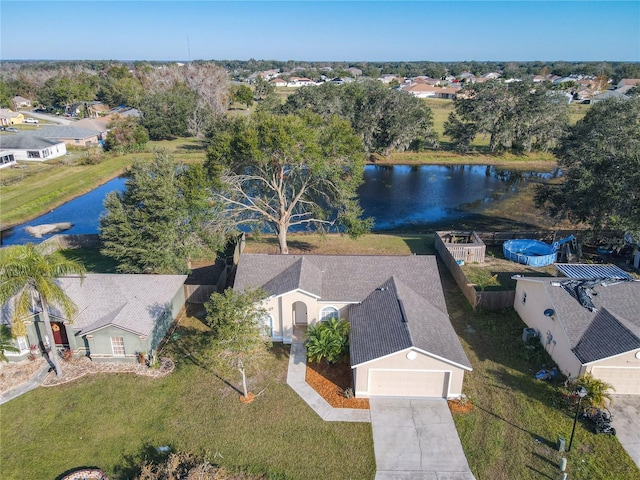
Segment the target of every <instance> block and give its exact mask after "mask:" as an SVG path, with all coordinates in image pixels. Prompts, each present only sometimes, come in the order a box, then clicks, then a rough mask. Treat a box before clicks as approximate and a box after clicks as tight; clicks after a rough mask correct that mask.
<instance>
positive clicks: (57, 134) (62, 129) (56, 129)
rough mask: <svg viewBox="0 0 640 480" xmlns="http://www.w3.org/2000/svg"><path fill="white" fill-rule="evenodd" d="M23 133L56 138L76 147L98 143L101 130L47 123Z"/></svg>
mask: <svg viewBox="0 0 640 480" xmlns="http://www.w3.org/2000/svg"><path fill="white" fill-rule="evenodd" d="M24 133H25V134H29V135H35V136H38V137H42V138H47V139H49V140H58V141H62V142H64V143H66V144H67V145H73V146H76V147H88V146H91V145H98V143H99V140H100V134H101V132H100V131H98V130H93V129H88V128H81V127H76V126H75V123H74V124H71V125H48V126H45V127H42V128H40V129H38V130H33V131H25V132H24Z"/></svg>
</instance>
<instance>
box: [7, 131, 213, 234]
mask: <svg viewBox="0 0 640 480" xmlns="http://www.w3.org/2000/svg"><path fill="white" fill-rule="evenodd" d="M155 148H166V149H168V150H170V151H171V152H173V154H174V156H175V158H176V160H180V161H182V162H184V163H193V162H201V161H203V160H204V158H205V150H204V147H203V145H202V142H201V141H199V140H196V139H193V138H181V139H177V140H172V141H161V142H150V143H149V146H148V149H147V151H145V152H141V153H132V154H127V155H121V156H115V157H111V156H105V160H103V161H102V162H101V163H99V164H97V165H80V164H79V163H78V162H77V159H76V160H70V159H69V158H68V157H63V158H61V159H56V160H54V161H51V162H46V163H45V164H40V163H38V164H33V163H27V164H25V165H26V167H27V168H26V169H3V170H1V171H0V199H1V202H2V203H1V205H0V224H1V225H2V228H3V229H4V228H8V227H10V226H13V225H16V224H19V223H21V222H24V221H27V220H29V219H32V218H35V217H37V216H38V215H41V214H43V213H45V212H48V211H50V210H51V209H53V208H55V207H57V206H59V205H61V204H63V203H65V202H67V201H69V200H71V199H73V198H75V197H77V196H79V195H82V194H83V193H87V192H89V191H91V190H93V189H94V188H96V187H97V186H99V185H101V184H103V183H106V182H107V181H109V180H111V179H112V178H115V177H117V176H118V175H120V174H122V173H123V171H124V170H125V168H126V167H128V166H129V165H131V163H132V162H133V160H134V159H137V158H142V159H144V158H151V157H152V155H153V153H152V151H153V149H155ZM75 157H78V155H75V154H74V155H72V156H71V158H75ZM16 177H18V179H17V181H16Z"/></svg>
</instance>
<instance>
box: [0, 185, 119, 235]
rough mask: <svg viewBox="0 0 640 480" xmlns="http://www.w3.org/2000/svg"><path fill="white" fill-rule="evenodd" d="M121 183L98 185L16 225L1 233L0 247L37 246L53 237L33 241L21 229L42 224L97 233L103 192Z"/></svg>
mask: <svg viewBox="0 0 640 480" xmlns="http://www.w3.org/2000/svg"><path fill="white" fill-rule="evenodd" d="M124 182H125V179H124V178H122V177H119V178H114V179H113V180H111V181H109V182H107V183H105V184H103V185H101V186H99V187H98V188H96V189H94V190H92V191H90V192H89V193H87V194H85V195H82V196H80V197H77V198H75V199H74V200H71V201H70V202H67V203H65V204H64V205H61V206H59V207H58V208H56V209H54V210H51V211H50V212H49V213H46V214H44V215H42V216H40V217H38V218H35V219H33V220H31V221H29V222H26V223H23V224H21V225H18V226H16V227H14V228H11V229H8V230H5V231H3V232H2V245H16V244H24V243H27V242H31V243H40V242H42V241H43V240H46V239H47V238H49V237H51V236H53V235H55V233H51V234H48V235H43V236H42V238H34V237H32V236H31V235H29V234H28V233H27V232H25V231H24V228H25V227H29V226H34V225H42V224H45V223H60V222H71V223H73V227H71V228H70V229H69V230H65V231H63V232H60V233H68V234H71V233H74V234H86V233H98V227H99V219H100V216H101V215H102V213H103V212H104V207H103V204H102V202H103V201H104V198H105V196H106V195H107V193H109V192H112V191H114V190H118V191H122V190H124Z"/></svg>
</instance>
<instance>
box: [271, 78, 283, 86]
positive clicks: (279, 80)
mask: <svg viewBox="0 0 640 480" xmlns="http://www.w3.org/2000/svg"><path fill="white" fill-rule="evenodd" d="M269 83H270V84H271V85H275V86H276V87H286V86H287V81H286V80H283V79H282V78H274V79H272V80H269Z"/></svg>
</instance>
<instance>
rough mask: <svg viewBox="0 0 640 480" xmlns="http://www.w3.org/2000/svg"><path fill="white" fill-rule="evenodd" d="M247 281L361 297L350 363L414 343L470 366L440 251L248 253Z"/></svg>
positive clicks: (350, 299) (345, 298) (239, 279)
mask: <svg viewBox="0 0 640 480" xmlns="http://www.w3.org/2000/svg"><path fill="white" fill-rule="evenodd" d="M249 287H261V288H263V289H264V290H266V291H267V293H268V294H269V295H271V296H279V295H283V294H285V293H287V292H290V291H293V290H298V289H299V290H304V291H306V292H308V293H310V294H312V295H315V296H317V297H319V298H320V299H322V300H323V301H334V302H346V303H353V304H358V303H359V304H360V305H353V306H352V307H351V310H350V312H349V319H350V322H351V323H352V334H351V350H352V354H351V355H352V365H358V364H360V363H363V362H366V361H369V360H372V359H375V358H379V357H380V356H384V355H388V354H390V353H394V352H397V351H399V350H403V349H405V348H409V347H412V346H414V347H417V348H420V349H422V350H424V351H427V352H430V353H433V354H435V355H438V356H440V357H442V358H445V359H449V360H451V361H453V362H455V363H458V364H460V365H463V366H466V367H469V368H470V363H469V360H468V359H467V357H466V355H465V354H464V351H463V349H462V346H461V345H460V342H459V340H458V337H457V336H456V333H455V331H454V330H453V327H452V326H451V323H450V321H449V316H448V313H447V307H446V303H445V299H444V293H443V292H442V285H441V283H440V276H439V273H438V266H437V263H436V259H435V257H434V256H429V255H413V256H400V255H398V256H387V255H381V256H373V255H362V256H359V255H242V256H241V257H240V262H239V264H238V270H237V272H236V280H235V285H234V288H236V289H238V290H243V289H245V288H249ZM399 301H400V303H399ZM401 305H402V307H401ZM405 320H406V321H405Z"/></svg>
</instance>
